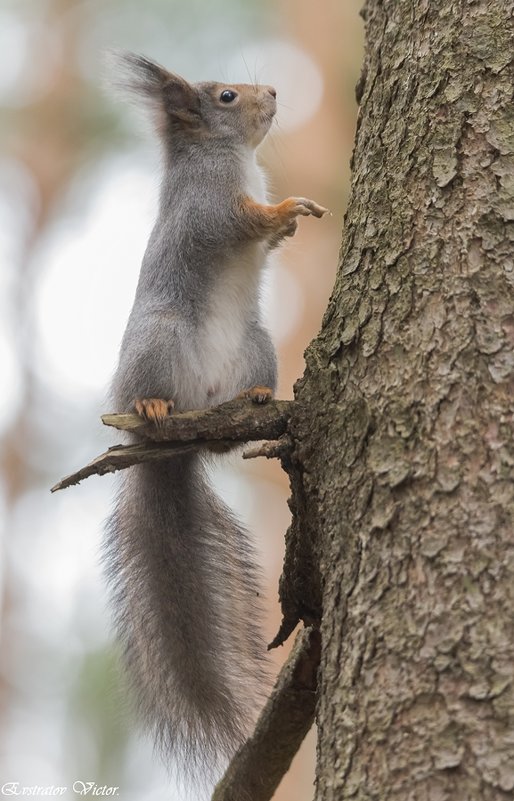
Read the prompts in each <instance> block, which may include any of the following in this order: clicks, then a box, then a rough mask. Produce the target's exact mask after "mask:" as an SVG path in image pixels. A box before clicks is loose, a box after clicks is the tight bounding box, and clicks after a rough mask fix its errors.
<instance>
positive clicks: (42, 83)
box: [0, 0, 362, 801]
mask: <svg viewBox="0 0 514 801" xmlns="http://www.w3.org/2000/svg"><path fill="white" fill-rule="evenodd" d="M359 8H360V2H359V1H358V0H348V2H341V1H340V0H323V2H319V3H314V2H312V0H274V2H271V1H270V0H267V1H266V0H210V1H209V0H188V1H187V2H185V1H182V2H179V0H145V2H144V3H141V2H139V1H138V0H82V1H80V0H2V2H1V4H0V53H1V54H2V58H1V64H2V66H1V69H0V103H1V107H2V108H1V112H0V135H1V138H2V152H1V156H0V366H1V372H0V381H1V392H0V437H1V443H2V452H1V460H0V471H1V472H0V518H1V530H2V540H1V543H2V548H1V571H0V598H1V605H0V634H1V654H0V786H1V785H2V784H3V783H4V782H12V781H17V782H20V784H21V785H34V784H38V785H43V786H45V785H68V786H71V785H72V784H73V782H74V781H76V780H83V781H95V782H96V783H97V784H99V785H103V784H107V785H115V786H119V787H120V788H121V789H120V797H121V798H123V799H126V801H129V800H130V801H132V799H134V801H136V800H137V801H147V800H148V801H149V800H150V799H151V801H157V800H158V799H165V798H166V799H172V800H173V801H180V799H181V798H182V794H181V793H180V792H179V790H178V789H177V788H176V787H174V786H173V783H172V781H171V780H170V778H169V777H168V775H167V774H166V772H165V770H164V769H163V767H162V765H161V764H160V762H159V760H158V758H157V757H154V755H153V753H152V747H151V744H150V742H149V741H148V740H147V738H146V737H145V736H144V734H143V733H142V732H141V731H140V729H139V728H138V727H137V725H136V724H135V722H134V720H133V718H132V716H131V712H130V704H129V702H128V699H127V692H126V690H125V688H124V686H123V683H122V681H121V679H120V675H119V673H118V670H117V655H116V648H115V646H114V645H113V642H112V637H111V634H110V622H109V614H108V610H107V603H106V592H105V588H104V583H103V577H102V572H101V566H100V563H99V555H100V543H101V536H102V525H103V521H104V519H105V518H106V516H107V513H108V507H109V502H110V498H111V495H112V491H113V481H114V479H113V478H112V477H110V476H109V477H103V478H99V477H93V478H91V479H89V480H88V481H87V482H85V483H84V484H83V485H80V486H78V487H74V488H72V489H68V490H66V491H64V492H62V493H57V494H55V495H50V492H49V488H50V486H52V485H53V484H54V483H55V482H56V481H57V479H59V478H60V477H62V476H63V475H64V474H66V473H69V472H72V471H73V470H74V469H76V468H78V467H79V466H82V464H84V463H85V462H87V461H89V460H90V459H91V458H92V457H94V456H95V455H96V454H98V453H100V452H101V451H103V450H105V449H106V447H107V446H108V445H110V444H114V443H115V442H116V432H114V431H109V430H107V429H105V428H103V427H102V425H101V423H100V420H99V416H100V414H101V413H102V412H105V411H110V410H109V409H108V408H107V407H106V402H105V394H106V387H107V384H108V382H109V378H110V375H111V373H112V371H113V369H114V367H115V363H116V357H117V349H118V346H119V343H120V340H121V336H122V333H123V329H124V325H125V322H126V319H127V316H128V312H129V309H130V305H131V301H132V296H133V293H134V290H135V285H136V281H137V276H138V270H139V265H140V261H141V258H142V255H143V252H144V248H145V244H146V241H147V238H148V235H149V231H150V228H151V225H152V221H153V217H154V215H155V209H156V200H157V191H158V180H159V153H158V149H157V146H156V144H155V140H154V139H153V138H152V136H150V135H149V126H148V125H145V123H144V122H143V121H142V120H141V118H140V117H139V116H138V115H137V114H136V113H135V112H134V110H133V109H131V108H129V107H125V106H123V105H121V104H120V103H119V102H117V101H116V100H114V99H113V98H112V97H109V96H108V95H106V94H105V92H104V91H103V90H102V71H103V69H104V68H103V66H102V64H103V56H102V54H103V52H104V51H105V49H106V48H112V47H115V48H129V49H132V50H136V51H138V52H143V53H145V54H147V55H149V56H150V57H153V58H155V59H156V60H159V61H161V62H162V63H163V64H165V65H166V66H167V67H168V68H170V69H172V70H174V71H176V72H179V73H181V74H183V75H184V76H186V77H187V78H189V79H190V80H206V79H218V80H222V81H226V82H227V83H229V82H231V81H234V82H236V81H243V82H245V81H246V82H248V81H249V80H250V79H251V80H254V79H255V78H256V79H257V80H258V81H259V82H262V83H271V84H274V85H275V86H276V88H277V91H278V101H279V112H278V118H277V125H276V126H274V128H273V131H272V135H271V136H270V137H268V139H267V141H266V142H265V144H264V146H263V147H262V149H261V155H262V160H263V161H264V162H266V164H267V167H268V172H269V175H270V187H271V189H272V192H273V195H274V196H275V197H276V198H277V199H282V198H283V197H287V196H288V195H295V194H296V195H303V196H308V197H312V198H313V199H315V200H317V201H318V202H320V203H321V204H323V205H325V206H328V207H329V208H330V209H331V210H332V212H333V216H332V217H330V218H328V217H325V218H324V219H323V220H321V221H320V220H314V219H307V220H302V221H301V222H300V229H299V231H298V233H297V235H296V237H295V238H294V240H292V241H291V242H289V243H288V244H287V245H286V246H285V247H284V248H283V249H282V250H281V251H280V253H279V255H278V258H277V259H276V263H275V264H274V265H273V269H272V270H271V271H270V272H269V274H268V277H267V284H266V292H265V295H264V301H263V303H264V306H265V312H266V317H267V320H268V324H269V326H270V328H271V330H272V333H273V336H274V339H275V342H276V343H277V346H278V350H279V363H280V385H279V393H278V394H279V396H280V397H283V398H290V397H292V387H293V383H294V381H295V380H296V379H297V378H298V377H299V376H300V375H301V374H302V372H303V351H304V348H305V347H306V345H307V344H308V342H309V341H310V339H311V338H312V337H313V336H314V335H315V334H316V332H317V330H318V329H319V326H320V322H321V317H322V314H323V310H324V308H325V306H326V302H327V300H328V296H329V294H330V290H331V287H332V284H333V280H334V275H335V269H336V263H337V254H338V249H339V244H340V237H341V226H342V219H343V213H344V208H345V203H346V198H347V192H348V179H349V158H350V155H351V148H352V142H353V136H354V130H355V118H356V112H357V109H356V103H355V99H354V87H355V83H356V81H357V79H358V77H359V71H360V64H361V60H362V21H361V19H360V17H359V14H358V12H359ZM216 483H217V485H218V488H219V491H220V492H221V493H222V494H223V495H224V496H225V497H226V498H227V499H228V501H229V502H230V503H231V504H232V505H233V506H234V508H236V509H237V511H238V513H239V515H240V516H241V517H242V518H243V519H244V521H245V522H246V523H247V525H248V526H249V527H250V529H251V530H252V531H253V532H254V533H255V537H256V540H257V543H258V547H259V550H260V552H261V557H262V564H263V567H264V571H265V575H266V583H267V586H266V595H267V598H268V618H267V620H266V632H267V636H268V637H269V638H270V639H271V638H272V637H273V635H274V634H275V632H276V630H277V627H278V625H279V620H280V615H279V608H278V602H277V582H278V577H279V575H280V571H281V562H282V556H283V539H284V532H285V530H286V528H287V525H288V521H289V512H288V509H287V504H286V499H287V495H288V486H287V481H286V479H285V476H284V475H283V474H282V472H281V471H280V469H279V467H278V466H277V465H276V464H274V463H270V462H266V461H265V460H253V461H251V462H244V463H243V462H242V460H241V459H240V458H237V457H235V458H234V459H232V460H231V461H229V462H228V463H227V464H226V466H225V467H224V468H223V469H222V470H220V471H219V474H218V475H217V477H216ZM286 653H287V649H285V648H284V649H281V650H280V652H278V653H277V652H275V653H274V659H275V664H276V668H277V669H278V668H279V666H280V664H281V663H282V661H283V659H284V658H285V656H286ZM314 749H315V737H314V733H313V732H311V734H310V735H309V737H308V738H307V740H306V742H305V743H304V745H303V747H302V749H301V752H300V753H299V754H298V755H297V757H296V759H295V761H294V764H293V767H292V769H291V771H290V772H289V774H288V775H287V777H286V778H285V780H284V781H283V783H282V785H281V787H280V789H279V791H278V792H277V795H276V798H277V799H280V801H286V799H291V800H293V799H294V801H303V800H304V799H305V801H309V800H310V799H311V798H312V795H313V788H312V782H313V778H314ZM61 797H64V798H66V799H67V798H72V797H74V796H73V793H72V792H71V791H69V792H68V793H67V794H65V795H64V796H61Z"/></svg>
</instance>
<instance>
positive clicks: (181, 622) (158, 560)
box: [106, 55, 276, 770]
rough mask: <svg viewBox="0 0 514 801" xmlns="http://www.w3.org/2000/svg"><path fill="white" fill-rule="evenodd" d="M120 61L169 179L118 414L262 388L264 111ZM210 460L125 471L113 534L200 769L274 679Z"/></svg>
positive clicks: (157, 725) (147, 703)
mask: <svg viewBox="0 0 514 801" xmlns="http://www.w3.org/2000/svg"><path fill="white" fill-rule="evenodd" d="M124 63H125V67H126V68H127V70H128V71H129V73H130V74H131V77H130V78H129V80H128V88H129V89H130V91H135V92H137V93H140V94H142V95H143V96H144V97H147V98H150V100H151V103H152V104H153V109H154V111H155V114H156V120H157V125H158V130H159V134H160V136H161V140H162V143H163V146H164V154H165V172H164V177H163V184H162V190H161V197H160V208H159V214H158V218H157V221H156V224H155V227H154V229H153V232H152V234H151V237H150V241H149V243H148V247H147V250H146V253H145V256H144V259H143V264H142V268H141V275H140V279H139V284H138V287H137V292H136V297H135V301H134V306H133V308H132V312H131V314H130V318H129V322H128V325H127V329H126V332H125V335H124V337H123V343H122V347H121V352H120V359H119V365H118V369H117V371H116V374H115V377H114V380H113V384H112V399H113V402H114V405H115V408H116V410H118V411H125V410H129V409H132V408H133V403H134V400H135V399H136V398H165V399H173V400H174V402H175V407H176V409H178V410H182V409H192V408H205V407H207V406H210V405H215V404H218V403H220V402H222V401H224V400H228V399H230V398H233V397H235V396H236V395H237V394H238V393H239V392H241V391H242V390H244V389H248V388H250V387H252V386H254V385H256V384H261V385H265V386H269V387H271V388H272V389H274V388H275V384H276V358H275V352H274V348H273V345H272V343H271V340H270V337H269V335H268V333H267V331H266V330H265V329H264V328H263V327H262V325H261V322H260V315H259V306H258V291H259V272H260V269H261V267H263V266H264V264H265V259H266V253H267V249H268V246H267V244H266V243H262V242H255V241H251V240H250V239H249V236H248V234H247V231H246V228H245V225H244V221H242V220H241V219H240V216H239V215H238V212H237V199H238V198H239V197H240V195H241V194H242V193H245V192H247V191H248V190H247V189H246V187H247V185H248V184H249V183H250V184H251V183H252V181H254V180H255V179H256V177H257V179H258V178H259V173H258V170H257V168H255V167H254V164H253V161H252V160H253V150H254V146H255V145H254V144H253V143H251V142H249V141H248V139H249V135H250V134H252V135H253V133H255V132H253V133H252V131H250V134H249V132H248V125H249V119H250V122H251V120H252V117H251V114H255V113H256V112H255V111H252V110H251V108H250V111H248V109H247V110H246V111H245V109H244V108H242V109H241V113H238V112H236V113H232V112H231V113H230V114H228V113H227V112H226V111H225V110H224V109H223V108H219V107H217V106H216V105H215V104H214V103H213V101H212V97H213V91H214V90H213V87H215V86H216V85H214V84H197V85H194V86H191V85H189V84H187V83H186V82H185V81H183V80H182V79H180V78H177V77H176V76H172V75H170V74H169V73H167V72H166V71H165V70H163V68H161V67H159V66H158V65H154V64H152V62H149V61H148V60H147V59H142V58H140V57H138V56H133V55H128V56H127V57H126V58H125V62H124ZM126 83H127V81H126ZM247 90H248V93H251V92H255V93H257V92H258V91H259V92H262V91H263V90H262V88H254V87H247ZM177 98H178V99H177ZM263 102H264V101H263ZM266 102H268V101H266ZM170 104H171V105H170ZM245 114H246V117H245ZM248 115H250V116H248ZM269 116H270V119H271V117H272V113H270V114H269ZM261 124H264V127H266V124H267V125H268V127H269V120H268V122H267V123H266V121H264V123H263V121H262V119H260V121H259V120H257V121H256V123H255V125H256V126H257V127H258V126H259V125H261ZM264 133H265V131H264ZM259 135H260V133H259ZM263 135H264V134H263ZM261 138H262V137H261ZM254 170H255V172H253V171H254ZM257 183H258V181H257ZM205 458H207V457H206V456H202V455H196V456H187V457H179V458H176V459H174V460H170V461H169V462H160V463H159V464H151V465H150V464H147V465H140V466H137V467H132V468H130V469H129V470H127V471H126V472H125V474H124V476H123V478H122V481H121V485H120V488H119V492H118V498H117V502H116V506H115V509H114V512H113V514H112V517H111V519H110V521H109V524H108V528H107V539H106V563H107V570H108V575H109V580H110V582H111V588H112V599H113V607H114V610H115V618H116V624H117V628H118V633H119V636H120V639H121V642H122V644H123V647H124V652H125V658H126V664H127V668H128V672H129V676H130V678H131V680H132V683H133V685H134V687H135V689H136V695H137V698H138V702H139V707H140V709H141V712H142V714H143V716H144V719H145V720H146V722H147V724H148V725H149V726H150V727H151V729H152V730H153V731H154V732H155V733H156V735H157V742H158V743H159V745H160V746H162V747H163V749H164V751H165V753H166V755H167V758H168V759H169V757H170V755H172V756H173V757H177V756H183V757H185V763H186V768H187V769H188V770H191V769H194V768H195V767H197V766H198V765H202V767H203V768H205V766H206V765H207V766H209V765H210V766H214V765H216V764H217V763H218V762H219V760H220V759H223V758H224V757H227V756H228V755H230V754H231V753H232V752H233V751H234V750H235V749H236V748H237V746H238V745H239V744H240V743H241V742H242V740H243V739H244V737H245V735H246V734H247V733H248V728H249V725H250V723H251V721H252V719H253V717H254V714H255V706H256V701H257V700H258V698H259V688H261V690H262V688H263V687H265V686H266V685H267V682H266V669H265V664H266V663H265V653H266V648H265V645H264V642H263V639H262V636H261V634H260V631H259V624H258V621H259V620H260V608H259V597H258V582H257V576H256V569H255V567H254V557H253V552H252V547H251V545H250V542H249V540H248V536H247V534H246V532H245V531H244V530H243V528H242V527H241V526H240V524H239V523H238V522H237V521H236V520H235V518H234V516H233V515H232V513H231V512H230V510H228V509H227V508H226V507H225V506H224V504H222V503H221V502H220V501H219V500H218V499H217V498H216V497H215V495H214V494H213V492H212V490H211V489H210V487H209V485H208V482H207V479H206V475H205V464H204V459H205Z"/></svg>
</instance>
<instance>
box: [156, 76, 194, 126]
mask: <svg viewBox="0 0 514 801" xmlns="http://www.w3.org/2000/svg"><path fill="white" fill-rule="evenodd" d="M162 95H163V100H164V111H165V112H166V113H167V114H168V115H169V116H170V117H171V118H172V119H173V120H176V121H177V122H178V123H179V124H180V123H182V124H184V125H191V126H193V127H197V126H198V125H199V124H200V123H201V114H200V98H199V96H198V92H197V91H196V90H195V88H194V87H193V86H191V84H190V83H188V82H187V81H185V80H184V79H183V78H181V77H180V76H178V75H172V73H170V72H169V73H168V80H167V82H166V85H165V86H164V87H163V92H162Z"/></svg>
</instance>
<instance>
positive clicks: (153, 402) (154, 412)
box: [134, 398, 175, 424]
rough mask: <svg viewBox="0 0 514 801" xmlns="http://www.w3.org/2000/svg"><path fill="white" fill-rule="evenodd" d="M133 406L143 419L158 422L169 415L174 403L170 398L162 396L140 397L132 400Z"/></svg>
mask: <svg viewBox="0 0 514 801" xmlns="http://www.w3.org/2000/svg"><path fill="white" fill-rule="evenodd" d="M134 408H135V410H136V412H137V414H138V415H139V416H140V417H142V418H143V420H147V421H148V422H150V423H156V424H159V423H162V421H163V420H165V419H166V418H167V417H169V416H170V414H171V413H172V411H173V409H174V408H175V404H174V402H173V401H172V400H163V399H162V398H142V399H141V400H135V401H134Z"/></svg>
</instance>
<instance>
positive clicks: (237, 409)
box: [102, 400, 294, 442]
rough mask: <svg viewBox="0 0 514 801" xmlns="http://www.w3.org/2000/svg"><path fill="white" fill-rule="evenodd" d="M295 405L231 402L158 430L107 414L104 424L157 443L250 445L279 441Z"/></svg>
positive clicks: (182, 415) (171, 420) (173, 418)
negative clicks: (224, 441)
mask: <svg viewBox="0 0 514 801" xmlns="http://www.w3.org/2000/svg"><path fill="white" fill-rule="evenodd" d="M293 404H294V401H284V400H270V401H268V402H267V403H263V404H256V403H252V401H249V400H232V401H228V402H227V403H222V404H220V405H219V406H213V407H212V408H210V409H202V410H200V411H191V412H178V413H177V414H171V415H170V416H169V417H168V418H166V420H164V421H163V422H162V423H161V424H160V425H159V426H156V425H155V424H154V423H147V422H145V421H144V420H142V419H141V417H139V415H137V414H104V415H103V417H102V421H103V422H104V424H105V425H107V426H114V428H118V429H120V430H121V431H129V432H130V433H132V434H137V435H138V436H140V437H147V438H148V439H152V440H154V441H155V442H193V441H196V440H211V439H229V440H233V441H236V442H248V441H250V440H259V439H278V437H280V436H281V435H282V434H283V433H284V432H285V429H286V423H287V421H288V419H289V417H290V415H291V408H292V406H293Z"/></svg>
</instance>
